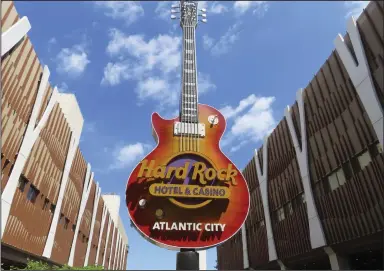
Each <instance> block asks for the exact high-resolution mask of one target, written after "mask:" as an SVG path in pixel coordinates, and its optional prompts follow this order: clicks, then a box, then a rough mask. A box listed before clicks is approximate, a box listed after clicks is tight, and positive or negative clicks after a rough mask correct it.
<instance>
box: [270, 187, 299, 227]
mask: <svg viewBox="0 0 384 271" xmlns="http://www.w3.org/2000/svg"><path fill="white" fill-rule="evenodd" d="M303 203H305V195H304V193H301V194H299V195H297V196H296V197H295V198H294V199H293V200H291V201H290V202H287V203H286V204H284V205H283V206H282V207H280V208H278V209H277V210H276V211H275V212H274V213H273V216H274V221H278V222H280V221H283V220H284V219H285V218H287V217H288V216H290V215H292V214H293V210H296V209H297V208H299V207H300V206H301V204H303Z"/></svg>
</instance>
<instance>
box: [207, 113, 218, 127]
mask: <svg viewBox="0 0 384 271" xmlns="http://www.w3.org/2000/svg"><path fill="white" fill-rule="evenodd" d="M208 122H209V123H210V124H212V125H216V124H218V123H219V117H218V116H217V115H210V116H209V117H208Z"/></svg>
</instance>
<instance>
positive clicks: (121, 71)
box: [101, 62, 131, 86]
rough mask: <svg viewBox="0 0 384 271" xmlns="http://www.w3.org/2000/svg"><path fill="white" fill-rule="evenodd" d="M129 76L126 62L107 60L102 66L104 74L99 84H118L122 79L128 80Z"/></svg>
mask: <svg viewBox="0 0 384 271" xmlns="http://www.w3.org/2000/svg"><path fill="white" fill-rule="evenodd" d="M129 78H131V76H130V72H129V67H128V63H119V62H117V63H111V62H109V63H108V64H107V66H105V68H104V76H103V79H102V80H101V84H102V85H110V86H115V85H118V84H120V82H121V81H122V80H128V79H129Z"/></svg>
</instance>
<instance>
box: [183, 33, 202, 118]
mask: <svg viewBox="0 0 384 271" xmlns="http://www.w3.org/2000/svg"><path fill="white" fill-rule="evenodd" d="M182 29H183V65H182V87H181V99H180V119H181V121H182V122H190V123H198V121H199V120H198V106H197V105H198V93H197V69H196V37H195V27H194V26H183V27H182Z"/></svg>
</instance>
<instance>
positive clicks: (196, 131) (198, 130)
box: [173, 121, 205, 137]
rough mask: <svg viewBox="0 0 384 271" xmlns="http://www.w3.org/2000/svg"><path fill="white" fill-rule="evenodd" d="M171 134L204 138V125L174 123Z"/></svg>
mask: <svg viewBox="0 0 384 271" xmlns="http://www.w3.org/2000/svg"><path fill="white" fill-rule="evenodd" d="M173 134H174V135H176V136H181V135H192V136H198V137H205V124H204V123H187V122H179V121H176V122H175V124H174V126H173Z"/></svg>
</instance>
